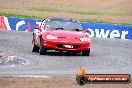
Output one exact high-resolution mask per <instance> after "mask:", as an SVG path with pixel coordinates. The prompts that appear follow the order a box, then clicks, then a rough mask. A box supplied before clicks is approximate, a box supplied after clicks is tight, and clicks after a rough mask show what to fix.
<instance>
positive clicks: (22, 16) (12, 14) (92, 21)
mask: <svg viewBox="0 0 132 88" xmlns="http://www.w3.org/2000/svg"><path fill="white" fill-rule="evenodd" d="M0 16H6V17H17V18H29V19H39V20H43V19H44V18H43V17H39V16H33V15H32V16H30V15H20V14H15V13H0ZM80 21H81V22H90V23H107V24H122V25H131V24H129V23H123V22H117V23H114V22H109V21H103V20H102V21H100V22H99V21H98V19H80Z"/></svg>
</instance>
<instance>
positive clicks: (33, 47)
mask: <svg viewBox="0 0 132 88" xmlns="http://www.w3.org/2000/svg"><path fill="white" fill-rule="evenodd" d="M32 45H33V46H32V52H39V47H38V46H36V45H35V44H34V41H33V40H32Z"/></svg>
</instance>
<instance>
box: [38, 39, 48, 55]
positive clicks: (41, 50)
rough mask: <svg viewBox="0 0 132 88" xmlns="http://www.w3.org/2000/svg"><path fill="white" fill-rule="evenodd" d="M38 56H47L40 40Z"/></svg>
mask: <svg viewBox="0 0 132 88" xmlns="http://www.w3.org/2000/svg"><path fill="white" fill-rule="evenodd" d="M39 53H40V55H46V54H47V50H46V48H45V47H44V45H43V39H42V38H41V40H40V50H39Z"/></svg>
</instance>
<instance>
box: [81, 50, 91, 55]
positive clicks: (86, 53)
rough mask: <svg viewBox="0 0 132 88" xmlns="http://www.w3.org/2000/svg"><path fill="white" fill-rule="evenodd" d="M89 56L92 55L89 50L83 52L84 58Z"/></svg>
mask: <svg viewBox="0 0 132 88" xmlns="http://www.w3.org/2000/svg"><path fill="white" fill-rule="evenodd" d="M89 54H90V49H89V50H85V51H82V55H83V56H89Z"/></svg>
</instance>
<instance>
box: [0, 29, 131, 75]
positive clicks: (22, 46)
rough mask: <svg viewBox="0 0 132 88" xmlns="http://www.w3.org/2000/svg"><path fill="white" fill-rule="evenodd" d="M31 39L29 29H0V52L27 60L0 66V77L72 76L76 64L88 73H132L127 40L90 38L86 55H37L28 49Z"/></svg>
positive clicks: (57, 53) (75, 70) (58, 53)
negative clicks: (21, 62)
mask: <svg viewBox="0 0 132 88" xmlns="http://www.w3.org/2000/svg"><path fill="white" fill-rule="evenodd" d="M31 41H32V33H31V32H30V33H27V32H16V31H0V52H3V53H7V54H9V55H13V56H18V57H21V58H24V59H26V60H28V61H29V64H28V65H26V66H13V67H11V66H0V75H1V76H14V75H39V76H43V75H47V76H50V75H52V76H55V75H75V74H76V72H77V67H78V66H80V65H82V66H83V68H84V69H86V72H87V73H90V74H91V73H94V74H97V73H99V74H102V73H103V74H107V73H108V74H109V73H112V74H118V73H119V74H121V73H123V74H132V68H131V67H132V41H131V40H120V39H103V38H92V44H91V53H90V56H81V54H79V53H78V54H74V53H66V52H65V53H63V52H49V53H48V55H39V53H33V52H31V51H32V43H31Z"/></svg>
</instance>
